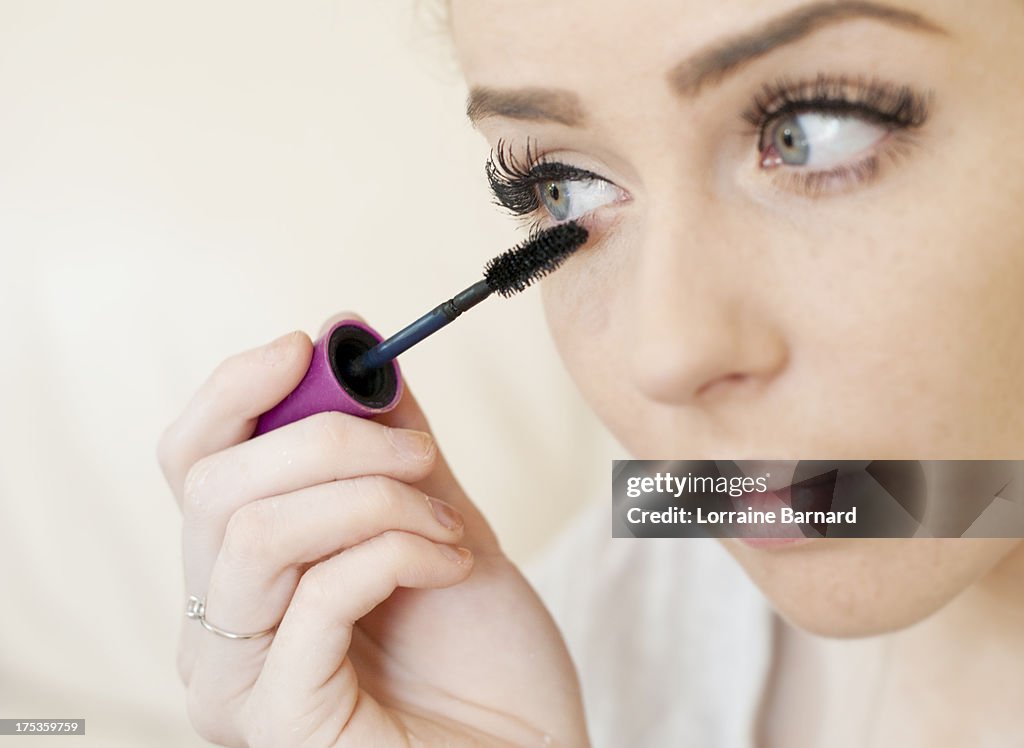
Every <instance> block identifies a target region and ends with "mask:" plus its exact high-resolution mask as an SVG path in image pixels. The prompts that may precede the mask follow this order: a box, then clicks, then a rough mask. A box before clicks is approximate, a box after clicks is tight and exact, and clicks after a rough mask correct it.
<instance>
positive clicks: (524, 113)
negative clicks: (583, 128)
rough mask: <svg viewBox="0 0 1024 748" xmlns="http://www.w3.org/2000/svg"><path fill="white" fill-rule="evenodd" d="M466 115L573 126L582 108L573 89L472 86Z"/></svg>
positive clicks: (578, 122) (479, 117) (473, 119)
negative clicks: (542, 121)
mask: <svg viewBox="0 0 1024 748" xmlns="http://www.w3.org/2000/svg"><path fill="white" fill-rule="evenodd" d="M466 116H467V117H469V119H470V120H471V121H472V122H476V121H478V120H481V119H483V118H484V117H509V118H511V119H526V120H551V121H552V122H558V123H560V124H563V125H569V126H570V127H574V126H576V125H580V124H582V123H583V107H582V106H581V105H580V99H579V97H578V96H577V95H576V94H574V93H573V92H572V91H565V90H562V89H556V88H513V89H495V88H486V87H475V88H473V89H472V90H470V92H469V100H468V101H467V103H466Z"/></svg>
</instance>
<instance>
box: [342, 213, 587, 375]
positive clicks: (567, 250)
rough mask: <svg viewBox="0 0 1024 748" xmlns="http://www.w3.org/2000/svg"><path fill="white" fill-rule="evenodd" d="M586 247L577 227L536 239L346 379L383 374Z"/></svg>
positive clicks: (354, 364) (353, 366)
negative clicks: (487, 303) (486, 303)
mask: <svg viewBox="0 0 1024 748" xmlns="http://www.w3.org/2000/svg"><path fill="white" fill-rule="evenodd" d="M586 241H587V230H586V229H585V228H583V227H582V226H580V225H579V224H578V223H576V222H575V221H572V222H570V223H563V224H559V225H558V226H553V227H552V228H549V229H547V230H545V231H541V232H539V233H537V234H536V235H535V236H532V237H530V238H529V239H527V240H526V241H524V242H522V243H521V244H519V245H518V246H516V247H515V248H513V249H510V250H508V251H507V252H504V253H502V254H500V255H498V256H497V257H495V258H494V259H492V260H490V261H489V262H488V263H487V265H486V266H485V267H484V279H483V280H480V281H477V282H476V283H474V284H473V285H472V286H470V287H469V288H467V289H465V290H464V291H460V292H459V293H457V294H455V296H453V297H452V298H450V299H448V301H446V302H444V303H443V304H439V305H438V306H436V307H434V308H433V309H432V310H431V311H429V312H427V313H426V314H424V315H423V316H422V317H420V318H419V319H418V320H416V321H415V322H413V323H412V324H409V325H407V326H406V327H404V328H402V329H401V330H399V331H398V332H396V333H395V334H394V335H392V336H391V337H390V338H388V339H387V340H383V341H381V342H380V343H378V344H377V345H375V346H374V347H373V348H371V349H370V350H368V351H366V352H364V353H362V354H360V355H358V356H356V357H355V358H354V359H352V360H351V361H349V362H348V364H347V370H346V375H347V376H349V377H351V378H353V379H357V378H359V377H364V376H366V374H367V373H368V372H369V371H371V370H373V369H378V368H380V367H381V366H384V364H386V363H388V362H389V361H391V360H393V359H394V358H396V357H397V356H399V355H400V354H402V353H404V352H405V351H407V350H409V349H410V348H412V347H413V346H414V345H416V344H417V343H419V342H420V341H422V340H424V339H426V338H428V337H429V336H431V335H433V334H434V333H435V332H437V331H438V330H440V329H441V328H442V327H445V326H446V325H448V324H449V323H451V322H454V321H455V319H456V318H457V317H458V316H459V315H460V314H462V313H463V312H465V311H468V310H469V309H472V308H473V307H475V306H476V305H477V304H479V303H480V302H481V301H483V300H484V299H486V298H487V297H489V296H490V295H491V294H492V293H499V294H501V295H502V296H504V297H506V298H508V297H509V296H513V295H514V294H516V293H519V292H520V291H522V290H524V289H525V288H527V287H529V286H530V284H532V283H533V282H534V281H536V280H538V279H539V278H542V277H544V276H545V275H547V274H548V273H550V272H551V271H553V270H555V269H556V268H557V267H558V266H559V265H561V264H562V261H563V260H565V259H566V258H567V257H568V256H569V255H570V254H572V253H573V252H575V251H576V250H577V249H579V248H580V247H581V246H583V244H584V243H585V242H586Z"/></svg>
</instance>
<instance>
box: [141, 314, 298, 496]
mask: <svg viewBox="0 0 1024 748" xmlns="http://www.w3.org/2000/svg"><path fill="white" fill-rule="evenodd" d="M312 356H313V343H312V341H311V340H310V339H309V336H308V335H306V334H305V333H303V332H299V331H296V332H291V333H288V334H287V335H283V336H281V337H280V338H277V339H276V340H274V341H272V342H270V343H268V344H267V345H264V346H260V347H258V348H253V349H251V350H248V351H244V352H242V353H238V354H236V355H234V356H232V357H231V358H229V359H227V360H225V361H224V362H223V363H221V364H220V366H218V367H217V368H216V369H215V370H214V372H213V373H212V374H211V375H210V377H209V378H208V379H207V380H206V382H205V383H204V384H203V385H202V386H201V387H200V388H199V390H198V392H196V394H195V396H194V397H193V398H192V400H191V401H190V402H189V404H188V405H187V406H186V407H185V410H184V411H183V412H182V414H181V415H180V416H179V417H178V419H177V420H176V421H174V423H172V424H171V425H170V426H169V427H168V428H167V430H166V431H164V433H163V435H162V436H161V438H160V444H159V446H158V447H157V456H158V459H159V461H160V467H161V469H162V470H163V472H164V476H165V477H166V478H167V482H168V483H169V484H170V486H171V489H172V490H173V491H174V495H175V497H176V498H177V500H178V502H179V503H180V502H181V496H182V490H183V488H184V483H185V476H186V475H187V474H188V471H189V468H191V467H192V465H194V464H195V463H196V462H197V461H198V460H200V459H201V458H203V457H206V456H207V455H211V454H213V453H214V452H219V451H221V450H222V449H226V448H227V447H230V446H233V445H235V444H239V443H241V442H243V441H245V440H246V439H248V438H249V437H250V436H252V433H253V430H254V429H255V427H256V419H257V418H258V417H259V416H260V415H261V414H262V413H264V412H266V411H267V410H270V408H272V407H274V406H275V405H277V403H279V402H280V401H281V400H283V399H284V398H285V397H287V396H288V393H290V392H291V391H292V390H293V389H295V387H296V386H297V385H298V384H299V382H300V381H302V377H303V376H304V375H305V373H306V370H307V369H308V368H309V362H310V360H311V358H312Z"/></svg>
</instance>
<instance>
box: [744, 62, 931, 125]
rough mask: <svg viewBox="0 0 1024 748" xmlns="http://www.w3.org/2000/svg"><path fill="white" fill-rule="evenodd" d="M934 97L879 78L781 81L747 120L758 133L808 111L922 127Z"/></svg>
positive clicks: (766, 88) (771, 86)
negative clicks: (776, 120) (779, 119)
mask: <svg viewBox="0 0 1024 748" xmlns="http://www.w3.org/2000/svg"><path fill="white" fill-rule="evenodd" d="M930 103H931V94H930V93H929V94H925V95H922V94H919V93H917V92H915V91H914V90H913V89H912V88H910V87H909V86H899V85H894V84H892V83H888V82H886V81H882V80H879V79H878V78H870V79H869V78H863V77H854V78H850V77H846V76H830V75H825V74H819V75H818V76H817V77H816V78H815V79H813V80H799V81H794V80H792V79H790V78H779V79H778V80H776V81H775V82H774V83H769V84H766V85H765V86H764V87H763V88H762V89H761V92H760V93H759V94H758V95H757V96H755V97H754V101H753V103H752V104H751V106H750V107H749V108H747V109H746V110H745V111H744V112H743V119H744V120H745V121H746V122H748V123H749V124H751V125H753V126H754V127H756V128H758V129H763V128H764V126H765V124H766V123H767V122H768V121H769V120H771V119H774V118H776V117H778V116H781V115H783V114H791V113H801V112H807V111H815V112H823V113H832V114H856V115H858V116H860V117H862V118H864V119H869V120H873V121H875V122H878V123H879V124H883V125H888V126H890V127H893V128H900V129H908V128H914V127H920V126H921V125H923V124H924V122H925V120H926V119H927V118H928V109H929V105H930Z"/></svg>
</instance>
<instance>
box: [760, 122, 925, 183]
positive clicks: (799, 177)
mask: <svg viewBox="0 0 1024 748" xmlns="http://www.w3.org/2000/svg"><path fill="white" fill-rule="evenodd" d="M912 145H913V142H912V141H911V140H910V139H909V138H907V137H903V134H902V133H899V132H893V133H892V134H891V135H890V136H889V137H888V138H886V139H885V141H883V142H882V143H879V144H878V145H876V146H875V148H876V149H877V150H876V151H875V152H872V153H870V154H868V155H866V156H864V157H863V158H861V159H860V160H859V161H856V162H853V163H850V164H842V165H840V166H836V167H834V168H832V169H825V170H823V171H803V170H800V169H796V168H795V169H788V170H785V171H781V172H780V173H778V174H776V175H773V177H772V181H773V182H774V184H775V185H776V186H778V187H780V188H782V189H786V190H788V191H790V192H797V193H799V194H803V195H805V196H807V197H812V198H813V197H818V196H820V195H824V194H836V193H839V192H842V191H844V190H846V189H850V188H853V187H856V186H860V185H863V184H867V183H870V182H872V181H874V180H876V179H878V177H879V176H880V175H881V173H882V170H883V169H885V168H886V166H891V165H893V164H896V163H898V162H899V161H900V160H902V159H903V158H904V157H906V156H907V155H909V153H910V149H911V146H912Z"/></svg>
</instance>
